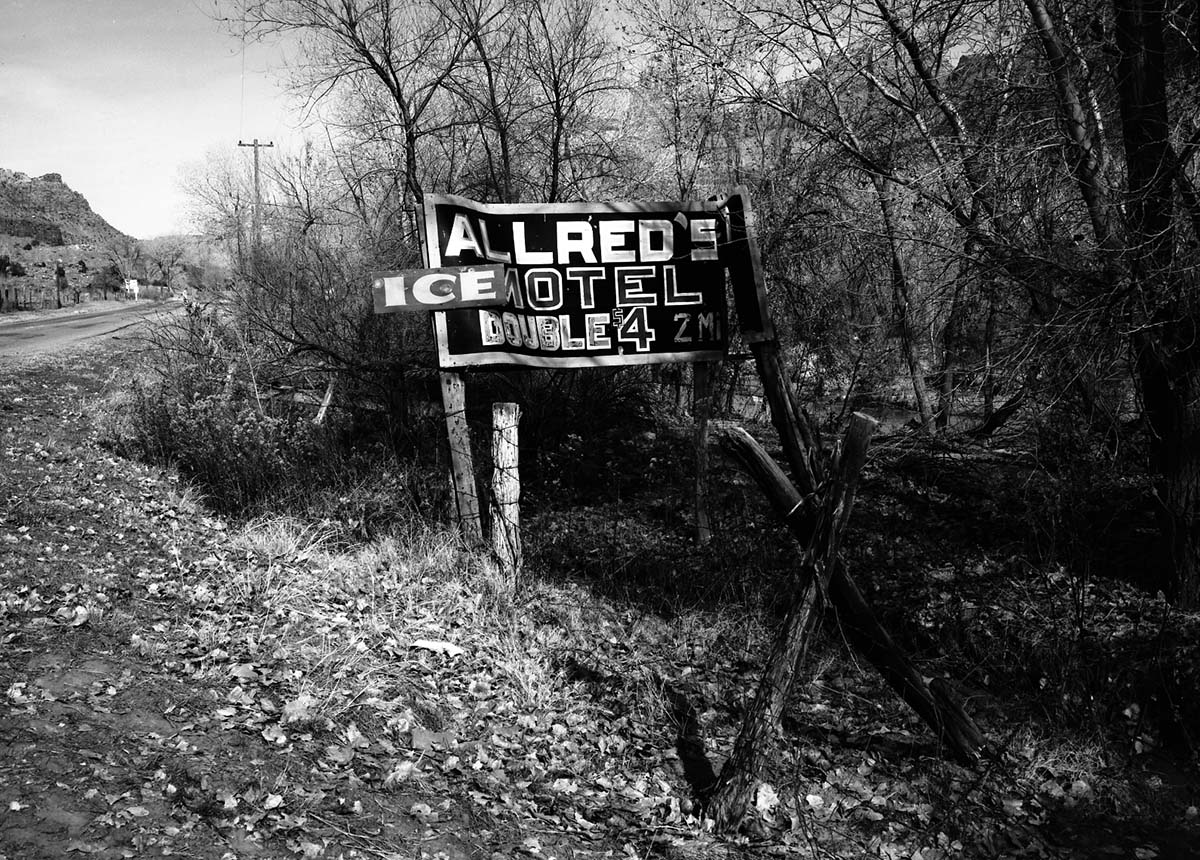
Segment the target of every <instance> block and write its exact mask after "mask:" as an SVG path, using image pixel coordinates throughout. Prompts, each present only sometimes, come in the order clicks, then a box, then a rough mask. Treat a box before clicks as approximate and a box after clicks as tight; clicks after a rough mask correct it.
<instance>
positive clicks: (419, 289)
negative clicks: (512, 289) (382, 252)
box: [372, 265, 508, 314]
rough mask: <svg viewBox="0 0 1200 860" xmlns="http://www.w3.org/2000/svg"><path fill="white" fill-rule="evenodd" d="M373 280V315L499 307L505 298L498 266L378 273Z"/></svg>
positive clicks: (501, 271)
mask: <svg viewBox="0 0 1200 860" xmlns="http://www.w3.org/2000/svg"><path fill="white" fill-rule="evenodd" d="M374 282H375V283H374V288H373V290H372V292H373V294H374V296H375V313H377V314H391V313H397V312H401V311H432V310H446V309H448V308H475V307H499V306H500V305H503V304H504V302H505V301H506V300H507V299H508V292H507V285H506V282H505V279H504V267H503V266H500V265H493V266H454V267H447V268H443V269H407V270H405V271H401V272H378V273H376V275H375V277H374Z"/></svg>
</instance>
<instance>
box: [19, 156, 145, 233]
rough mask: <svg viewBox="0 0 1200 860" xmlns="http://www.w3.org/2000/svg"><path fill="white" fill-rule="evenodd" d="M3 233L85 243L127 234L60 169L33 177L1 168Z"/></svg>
mask: <svg viewBox="0 0 1200 860" xmlns="http://www.w3.org/2000/svg"><path fill="white" fill-rule="evenodd" d="M0 233H7V234H8V235H11V236H24V237H28V238H30V239H37V240H38V241H39V242H41V243H42V244H45V245H83V244H90V243H103V242H108V241H111V240H114V239H121V238H124V234H122V233H121V231H120V230H118V229H117V228H115V227H113V226H112V225H111V224H109V223H108V222H107V221H105V220H104V219H103V218H101V217H100V216H99V215H97V214H96V213H95V212H93V211H92V207H91V205H90V204H89V203H88V202H87V199H86V198H85V197H84V196H83V195H82V194H80V193H79V192H78V191H73V190H71V188H69V187H68V186H67V185H66V184H65V183H64V182H63V181H62V177H61V176H60V175H59V174H57V173H47V174H46V175H45V176H38V177H36V178H30V177H29V176H26V175H25V174H24V173H18V172H16V171H14V170H5V169H3V168H0Z"/></svg>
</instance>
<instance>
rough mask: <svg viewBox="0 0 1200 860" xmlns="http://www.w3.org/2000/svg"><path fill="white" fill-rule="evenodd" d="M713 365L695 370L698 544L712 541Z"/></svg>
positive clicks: (702, 364) (697, 366)
mask: <svg viewBox="0 0 1200 860" xmlns="http://www.w3.org/2000/svg"><path fill="white" fill-rule="evenodd" d="M711 369H712V365H711V364H709V362H706V361H698V362H696V363H695V364H694V365H693V367H692V374H693V376H692V420H693V421H694V422H695V440H694V441H695V450H696V476H695V477H696V494H695V501H696V542H697V543H701V544H704V543H708V541H709V540H711V539H712V524H711V523H710V522H709V517H708V436H709V420H708V419H709V415H710V414H711V412H712V386H711V380H712V372H711Z"/></svg>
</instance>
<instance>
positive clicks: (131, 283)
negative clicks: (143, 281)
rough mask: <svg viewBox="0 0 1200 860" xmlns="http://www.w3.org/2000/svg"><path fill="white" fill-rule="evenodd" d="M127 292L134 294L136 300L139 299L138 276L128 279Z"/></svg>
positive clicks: (126, 283)
mask: <svg viewBox="0 0 1200 860" xmlns="http://www.w3.org/2000/svg"><path fill="white" fill-rule="evenodd" d="M125 292H126V293H128V294H129V295H131V296H133V300H134V301H135V302H136V301H137V297H138V282H137V278H130V279H129V280H127V281H126V282H125Z"/></svg>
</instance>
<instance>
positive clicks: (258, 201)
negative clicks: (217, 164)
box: [238, 137, 275, 263]
mask: <svg viewBox="0 0 1200 860" xmlns="http://www.w3.org/2000/svg"><path fill="white" fill-rule="evenodd" d="M274 145H275V142H274V141H271V142H269V143H259V142H258V138H257V137H256V138H254V142H253V143H244V142H242V141H240V140H239V141H238V146H252V147H254V254H255V262H256V263H257V260H258V249H259V247H260V246H261V245H262V191H261V186H260V184H259V179H258V151H259V150H260V149H262V148H263V147H272V146H274Z"/></svg>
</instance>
